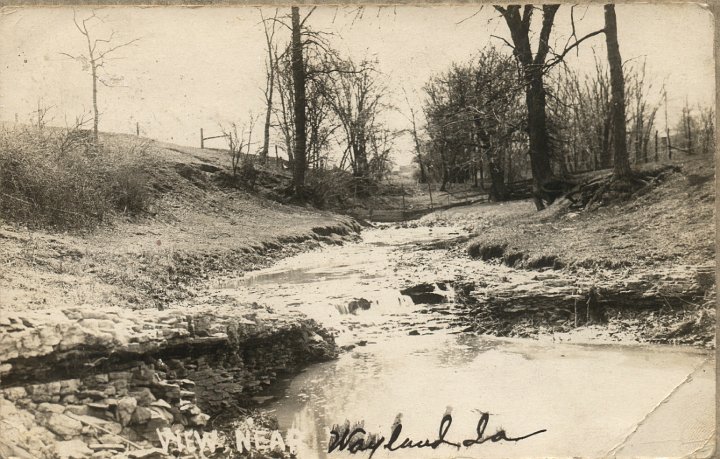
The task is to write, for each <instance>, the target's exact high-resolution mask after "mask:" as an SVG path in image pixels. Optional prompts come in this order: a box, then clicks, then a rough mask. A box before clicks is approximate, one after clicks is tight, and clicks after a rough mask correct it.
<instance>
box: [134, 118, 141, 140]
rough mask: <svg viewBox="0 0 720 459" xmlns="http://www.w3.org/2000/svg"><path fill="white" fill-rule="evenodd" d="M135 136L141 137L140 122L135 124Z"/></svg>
mask: <svg viewBox="0 0 720 459" xmlns="http://www.w3.org/2000/svg"><path fill="white" fill-rule="evenodd" d="M135 135H137V136H138V137H140V122H138V121H136V122H135Z"/></svg>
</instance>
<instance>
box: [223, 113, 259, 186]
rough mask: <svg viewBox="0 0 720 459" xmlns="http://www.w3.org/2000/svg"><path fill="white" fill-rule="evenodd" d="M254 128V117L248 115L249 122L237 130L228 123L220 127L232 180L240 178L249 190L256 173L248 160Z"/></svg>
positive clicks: (235, 126)
mask: <svg viewBox="0 0 720 459" xmlns="http://www.w3.org/2000/svg"><path fill="white" fill-rule="evenodd" d="M254 128H255V117H254V116H253V114H252V113H250V114H249V120H248V121H247V122H246V123H244V124H243V125H241V126H240V127H239V128H238V125H237V123H234V122H233V123H230V125H229V126H222V125H221V126H220V129H221V130H222V133H223V135H224V136H225V138H226V139H227V142H228V153H229V155H230V165H231V168H232V174H233V178H235V179H238V178H241V179H243V180H245V181H246V185H247V186H248V187H249V188H252V187H253V186H254V182H255V178H256V176H257V173H256V171H255V167H254V165H253V164H252V160H251V159H250V150H251V148H252V145H253V142H252V136H253V129H254Z"/></svg>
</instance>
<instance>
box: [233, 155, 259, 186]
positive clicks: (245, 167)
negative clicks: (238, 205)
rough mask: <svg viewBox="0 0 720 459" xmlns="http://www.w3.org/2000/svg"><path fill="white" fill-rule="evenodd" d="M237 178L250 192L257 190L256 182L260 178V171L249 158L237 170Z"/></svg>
mask: <svg viewBox="0 0 720 459" xmlns="http://www.w3.org/2000/svg"><path fill="white" fill-rule="evenodd" d="M237 178H238V179H240V180H241V181H242V183H243V185H244V186H245V187H246V188H247V189H248V190H254V189H255V182H256V181H257V178H258V170H257V168H256V167H255V162H254V161H253V160H252V159H251V158H249V157H247V158H245V159H244V160H243V161H242V163H241V164H240V167H239V168H238V170H237Z"/></svg>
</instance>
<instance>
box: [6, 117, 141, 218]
mask: <svg viewBox="0 0 720 459" xmlns="http://www.w3.org/2000/svg"><path fill="white" fill-rule="evenodd" d="M86 132H87V131H84V130H81V129H78V128H70V129H54V128H45V129H42V130H38V129H33V128H13V129H7V128H2V130H0V215H2V217H3V218H5V219H7V220H13V221H17V222H21V223H24V224H27V225H30V226H34V227H53V228H56V229H80V228H88V227H92V226H95V225H97V224H98V223H100V222H102V221H104V220H106V219H107V217H108V216H109V215H110V214H113V213H117V212H122V213H128V214H136V213H138V212H140V211H142V210H143V209H144V208H145V207H146V205H147V202H148V198H149V194H148V191H147V189H148V187H147V182H148V176H147V174H146V173H145V172H144V170H143V165H142V164H143V162H144V156H145V147H144V146H143V145H130V146H128V145H122V144H117V145H108V146H103V147H101V148H95V146H94V145H92V144H91V143H90V142H89V141H88V140H89V137H88V136H87V135H86Z"/></svg>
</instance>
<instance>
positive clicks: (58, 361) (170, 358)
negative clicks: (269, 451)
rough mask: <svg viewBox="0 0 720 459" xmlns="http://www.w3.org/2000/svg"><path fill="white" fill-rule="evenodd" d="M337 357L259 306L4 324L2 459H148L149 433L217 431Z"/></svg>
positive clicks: (296, 322)
mask: <svg viewBox="0 0 720 459" xmlns="http://www.w3.org/2000/svg"><path fill="white" fill-rule="evenodd" d="M335 356H336V347H335V344H334V340H333V337H332V336H331V335H330V334H328V333H327V332H326V331H325V330H324V329H322V328H321V327H320V326H319V325H318V324H317V323H315V322H314V321H312V320H309V319H306V318H305V317H304V316H302V315H301V314H298V313H292V312H284V313H283V314H282V315H280V314H276V313H275V312H274V311H272V310H270V309H268V308H263V307H261V306H258V305H257V304H252V305H242V304H229V305H225V306H209V305H204V306H203V307H202V308H199V307H198V308H193V309H189V308H174V309H169V310H165V311H157V310H141V311H128V310H123V309H102V310H100V309H92V308H69V309H62V310H46V311H32V312H17V313H8V314H4V315H3V317H2V318H1V319H0V361H2V366H0V372H1V373H0V374H1V379H0V386H1V387H2V389H1V391H0V393H1V394H2V397H0V417H1V418H2V419H0V456H2V457H12V456H15V457H22V458H24V457H33V458H35V457H76V458H81V457H106V458H110V457H118V456H119V455H121V454H125V453H127V454H128V455H129V457H148V456H146V455H148V454H151V453H152V451H151V449H152V448H153V447H156V446H160V443H159V442H158V437H157V430H158V429H163V428H166V427H170V426H174V427H173V429H180V430H184V429H202V428H207V427H210V424H212V426H213V427H217V426H218V425H219V424H221V423H222V422H227V421H228V420H229V419H230V418H232V417H233V416H236V415H237V414H238V413H240V412H241V411H242V409H243V408H244V407H247V406H249V405H250V403H249V402H250V397H251V396H253V394H257V393H258V392H260V391H261V390H262V389H263V388H264V387H266V386H268V385H269V384H271V383H272V382H273V381H274V380H275V379H276V378H277V377H278V375H280V374H283V373H288V372H293V371H297V370H298V369H299V368H300V367H302V366H304V365H307V364H309V363H311V362H317V361H323V360H328V359H331V358H333V357H335ZM153 454H157V451H155V452H154V453H153Z"/></svg>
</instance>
